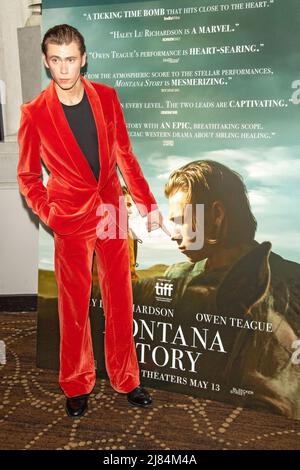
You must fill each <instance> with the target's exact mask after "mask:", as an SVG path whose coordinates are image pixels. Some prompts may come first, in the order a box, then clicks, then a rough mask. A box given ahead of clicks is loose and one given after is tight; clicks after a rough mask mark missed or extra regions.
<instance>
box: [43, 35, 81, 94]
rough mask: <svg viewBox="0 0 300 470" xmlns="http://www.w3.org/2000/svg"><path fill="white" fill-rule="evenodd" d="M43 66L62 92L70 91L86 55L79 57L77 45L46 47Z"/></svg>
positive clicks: (75, 43)
mask: <svg viewBox="0 0 300 470" xmlns="http://www.w3.org/2000/svg"><path fill="white" fill-rule="evenodd" d="M43 60H44V64H45V66H46V67H47V68H48V69H49V71H50V74H51V76H52V78H53V80H54V81H55V83H56V84H57V85H58V86H59V87H60V88H61V89H62V90H70V89H71V88H73V87H74V85H75V84H76V83H77V80H78V79H79V76H80V69H81V67H83V66H84V65H85V62H86V53H84V54H83V55H81V53H80V49H79V46H78V43H77V42H75V41H72V42H71V43H70V44H68V45H67V44H62V45H61V46H59V45H57V44H48V45H47V56H45V55H44V54H43Z"/></svg>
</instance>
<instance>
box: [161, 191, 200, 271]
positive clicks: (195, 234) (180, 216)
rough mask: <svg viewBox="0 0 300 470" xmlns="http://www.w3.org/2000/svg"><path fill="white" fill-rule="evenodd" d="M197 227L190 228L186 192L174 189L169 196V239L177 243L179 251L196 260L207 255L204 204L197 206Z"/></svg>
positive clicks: (190, 213)
mask: <svg viewBox="0 0 300 470" xmlns="http://www.w3.org/2000/svg"><path fill="white" fill-rule="evenodd" d="M197 211H198V212H197V225H198V226H197V229H196V230H195V231H193V228H192V212H191V205H189V204H188V202H187V193H186V192H184V191H176V192H175V193H173V194H172V195H171V196H169V219H170V220H171V221H172V222H173V224H174V225H173V231H172V234H171V235H172V236H171V240H174V241H176V242H177V244H178V249H179V250H180V252H181V253H183V254H184V255H185V256H187V257H188V258H189V260H190V261H192V262H196V261H200V260H202V259H205V258H207V257H208V254H209V252H208V247H207V246H206V244H205V242H204V237H205V232H206V230H205V227H204V206H203V205H199V206H198V208H197Z"/></svg>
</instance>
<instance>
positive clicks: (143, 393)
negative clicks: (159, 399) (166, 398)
mask: <svg viewBox="0 0 300 470" xmlns="http://www.w3.org/2000/svg"><path fill="white" fill-rule="evenodd" d="M127 399H128V401H129V403H131V404H132V405H135V406H149V405H151V403H152V398H151V396H150V394H149V393H148V392H147V390H146V389H145V388H144V387H141V386H140V385H139V386H138V387H136V388H134V389H133V390H131V392H129V393H127Z"/></svg>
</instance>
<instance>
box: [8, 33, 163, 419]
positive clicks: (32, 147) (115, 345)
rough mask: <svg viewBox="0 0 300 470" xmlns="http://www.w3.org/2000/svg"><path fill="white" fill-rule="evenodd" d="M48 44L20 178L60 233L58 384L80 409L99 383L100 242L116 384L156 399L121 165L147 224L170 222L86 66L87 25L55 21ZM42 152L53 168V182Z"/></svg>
mask: <svg viewBox="0 0 300 470" xmlns="http://www.w3.org/2000/svg"><path fill="white" fill-rule="evenodd" d="M42 51H43V60H44V64H45V66H46V67H47V69H48V70H49V72H50V74H51V76H52V80H51V82H50V84H49V85H48V86H47V88H46V89H45V90H43V91H42V92H41V93H40V94H39V95H38V96H37V97H36V98H34V99H33V100H31V101H30V102H27V103H25V104H23V105H22V106H21V111H22V115H21V123H20V128H19V132H18V141H19V149H20V157H19V163H18V168H17V178H18V182H19V186H20V191H21V193H22V194H23V195H24V196H25V199H26V202H27V204H28V206H29V207H30V208H31V209H32V211H33V212H34V213H36V214H37V215H38V216H39V217H40V219H41V220H42V221H43V222H44V223H45V224H46V225H48V226H49V227H50V228H51V229H52V230H53V234H54V246H55V259H54V262H55V276H56V280H57V286H58V310H59V325H60V370H59V384H60V387H61V388H62V390H63V392H64V394H65V396H66V397H67V398H66V411H67V413H68V415H69V416H71V417H79V416H82V415H83V413H84V412H85V411H86V410H87V405H88V396H89V394H90V393H91V391H92V390H93V388H94V385H95V368H94V356H93V349H92V342H91V331H90V321H89V315H88V314H89V302H90V295H91V283H92V259H93V253H94V251H96V259H97V271H98V275H99V283H100V288H101V295H102V301H103V307H104V314H105V363H106V370H107V373H108V376H109V379H110V383H111V386H112V387H113V388H114V389H115V390H116V391H117V392H120V393H125V394H127V399H128V401H129V402H130V403H131V404H133V405H138V406H148V405H150V404H151V402H152V399H151V396H150V394H149V393H148V392H147V390H146V389H145V388H144V387H142V386H141V384H140V377H139V364H138V360H137V356H136V349H135V343H134V338H133V312H132V310H133V308H132V307H133V305H132V300H133V299H132V285H131V277H130V260H129V248H128V240H127V236H126V235H124V234H127V227H124V226H123V227H122V223H121V221H122V220H123V225H124V220H125V221H127V216H126V208H125V204H124V200H123V193H122V188H121V183H120V181H119V178H118V175H117V171H116V166H118V167H119V169H120V170H121V173H122V176H123V177H124V180H125V182H126V185H127V187H128V188H129V191H130V193H131V194H132V196H133V199H134V201H135V203H136V204H137V207H138V210H139V212H140V214H141V215H142V216H147V228H148V231H151V230H154V229H156V228H158V227H161V228H162V229H163V230H164V231H165V232H166V233H168V234H169V232H168V230H167V228H166V227H165V225H164V223H163V218H162V215H161V213H160V211H159V209H158V206H157V203H156V201H155V198H154V196H153V194H152V193H151V191H150V188H149V186H148V183H147V181H146V180H145V177H144V176H143V173H142V170H141V168H140V166H139V163H138V161H137V159H136V157H135V155H134V154H133V151H132V147H131V144H130V140H129V136H128V133H127V128H126V124H125V121H124V117H123V113H122V108H121V105H120V102H119V100H118V96H117V93H116V91H115V90H114V88H112V87H109V86H107V85H104V84H100V83H94V82H90V81H89V80H87V79H85V78H84V77H83V76H82V75H81V68H82V67H83V66H84V65H85V63H86V51H85V44H84V38H83V37H82V35H81V34H80V32H79V31H78V30H77V29H76V28H73V27H72V26H69V25H58V26H55V27H53V28H51V29H49V30H48V31H47V32H46V34H45V36H44V38H43V42H42ZM41 159H42V160H43V162H44V164H45V165H46V167H47V169H48V170H49V179H48V183H47V187H45V186H44V185H43V182H42V179H41V175H42V167H41ZM120 198H121V199H120ZM124 212H125V217H123V216H122V213H124ZM107 227H108V228H109V229H108V236H107V233H105V232H106V230H105V229H107ZM116 229H120V230H119V231H118V230H116Z"/></svg>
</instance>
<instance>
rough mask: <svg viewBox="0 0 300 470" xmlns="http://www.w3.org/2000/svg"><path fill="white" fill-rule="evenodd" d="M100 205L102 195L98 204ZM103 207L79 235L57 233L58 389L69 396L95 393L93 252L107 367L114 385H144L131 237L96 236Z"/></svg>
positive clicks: (123, 388)
mask: <svg viewBox="0 0 300 470" xmlns="http://www.w3.org/2000/svg"><path fill="white" fill-rule="evenodd" d="M96 202H97V203H98V204H100V203H101V199H100V196H98V200H97V201H96ZM98 204H95V206H94V208H93V210H92V211H91V212H90V214H89V215H88V216H87V218H86V219H85V221H84V223H83V225H82V226H81V227H80V229H79V230H78V231H76V232H75V233H73V234H70V235H60V234H58V233H56V232H54V247H55V252H54V262H55V276H56V281H57V286H58V311H59V327H60V370H59V385H60V387H61V388H62V390H63V392H64V393H65V395H66V396H67V397H73V396H77V395H83V394H87V393H90V392H91V391H92V389H93V388H94V385H95V380H96V375H95V366H94V355H93V349H92V340H91V327H90V320H89V304H90V298H91V287H92V263H93V254H94V251H95V253H96V262H97V271H98V277H99V285H100V290H101V297H102V302H103V309H104V315H105V339H104V341H105V365H106V371H107V374H108V377H109V379H110V384H111V386H112V387H113V388H114V389H115V390H116V391H117V392H121V393H127V392H129V391H131V390H133V389H134V388H135V387H137V386H138V385H139V384H140V378H139V364H138V360H137V354H136V348H135V343H134V338H133V299H132V284H131V275H130V255H129V246H128V239H127V238H125V237H123V238H121V237H120V236H118V231H116V237H115V238H113V237H107V238H105V239H101V237H100V238H99V236H97V230H96V227H97V224H98V223H99V218H100V217H99V216H97V215H96V210H97V206H98Z"/></svg>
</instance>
